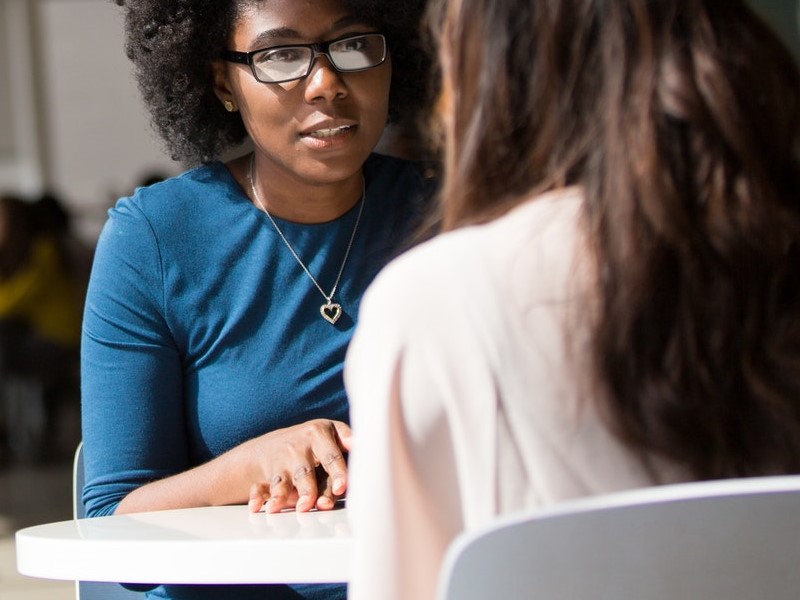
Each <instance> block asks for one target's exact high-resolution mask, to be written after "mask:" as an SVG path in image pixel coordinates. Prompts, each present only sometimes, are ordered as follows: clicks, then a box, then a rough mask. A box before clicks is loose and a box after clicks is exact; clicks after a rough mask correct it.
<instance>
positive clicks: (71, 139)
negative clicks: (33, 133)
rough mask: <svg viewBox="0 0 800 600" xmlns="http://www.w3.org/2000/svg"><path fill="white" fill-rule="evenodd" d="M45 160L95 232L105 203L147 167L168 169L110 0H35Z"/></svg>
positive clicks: (89, 231)
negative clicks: (144, 106) (140, 97)
mask: <svg viewBox="0 0 800 600" xmlns="http://www.w3.org/2000/svg"><path fill="white" fill-rule="evenodd" d="M36 9H37V10H36V19H37V24H38V28H37V34H38V40H39V46H38V52H39V56H38V59H39V64H40V66H41V76H42V79H41V87H42V94H43V97H44V98H45V99H46V101H45V102H44V103H43V106H42V115H41V116H42V122H43V123H44V126H45V130H46V139H47V144H46V147H45V151H44V157H43V159H44V164H45V165H46V166H47V180H48V181H49V183H50V184H51V186H52V188H53V189H54V190H56V191H57V193H59V194H60V195H62V196H65V197H68V200H69V202H70V204H71V206H72V208H73V212H74V213H75V215H76V217H78V218H79V224H80V226H81V229H82V230H83V233H84V234H85V236H87V237H93V236H96V234H97V232H98V230H99V228H100V226H101V225H102V223H103V222H104V220H105V209H106V208H107V207H108V206H109V205H110V204H111V203H112V202H113V201H114V200H116V198H117V197H118V196H119V195H121V194H124V193H128V192H129V191H130V190H132V189H133V187H134V185H135V184H136V183H138V182H139V181H141V179H142V177H143V176H144V175H145V174H146V173H148V172H151V171H168V172H174V171H176V170H177V168H178V166H177V165H175V164H173V163H172V161H171V160H170V159H169V158H168V157H167V156H166V155H165V152H164V151H163V149H162V145H161V142H160V140H159V139H157V137H156V135H155V133H154V132H153V131H152V129H151V128H150V126H149V120H148V117H147V115H146V114H145V111H144V108H143V107H142V106H141V103H140V100H139V93H138V90H137V88H136V85H135V83H134V81H133V76H132V74H131V64H130V61H129V60H128V59H127V57H126V56H125V53H124V49H123V36H122V19H121V12H120V9H119V7H118V6H117V5H116V4H114V3H113V2H111V1H110V0H38V1H37V2H36Z"/></svg>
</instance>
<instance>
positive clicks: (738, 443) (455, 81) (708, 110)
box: [434, 0, 800, 477]
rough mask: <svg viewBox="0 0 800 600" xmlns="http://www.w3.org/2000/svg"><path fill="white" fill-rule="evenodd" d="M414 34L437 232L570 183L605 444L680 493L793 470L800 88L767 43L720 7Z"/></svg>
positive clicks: (576, 2)
mask: <svg viewBox="0 0 800 600" xmlns="http://www.w3.org/2000/svg"><path fill="white" fill-rule="evenodd" d="M434 22H435V23H436V25H435V27H436V28H437V29H438V31H439V37H440V39H441V46H440V56H441V58H442V68H443V88H442V97H441V99H440V103H441V107H442V108H441V112H442V114H443V122H444V123H443V129H444V135H445V138H446V141H447V144H446V165H447V169H446V176H445V185H444V195H445V196H444V197H445V203H444V218H445V226H446V227H455V226H458V225H459V224H462V223H465V222H470V221H478V220H484V219H487V218H491V217H492V216H493V215H496V214H499V213H501V212H504V211H506V210H508V208H510V207H512V206H514V205H515V204H517V203H519V202H520V201H521V200H522V199H524V198H526V197H528V196H529V195H530V194H531V193H533V192H536V191H541V190H546V189H552V188H555V187H559V186H563V185H571V184H579V185H581V186H582V187H583V189H584V190H585V193H586V210H585V215H584V216H585V225H586V231H587V234H588V239H589V243H590V246H591V248H592V250H593V254H594V257H595V260H596V263H597V272H598V278H599V281H598V285H599V302H600V310H599V313H598V314H599V317H598V318H597V321H596V322H595V323H593V333H594V335H593V343H594V348H593V353H594V356H595V363H596V379H597V383H599V384H600V385H602V386H603V387H605V388H606V389H607V390H608V392H609V394H608V398H609V400H608V405H607V406H606V408H607V411H606V412H607V414H608V416H609V419H610V421H611V423H612V424H613V426H614V427H615V429H616V430H617V431H618V433H619V434H620V435H621V436H622V437H623V439H624V440H626V441H627V442H628V443H630V444H631V445H633V446H634V447H636V448H638V449H640V450H642V452H643V453H645V454H646V453H650V452H653V453H656V454H660V455H666V456H668V457H669V458H672V459H674V460H676V461H677V462H679V463H681V464H684V465H685V466H687V467H688V468H689V469H690V470H691V471H692V472H693V473H695V474H696V475H698V476H700V477H716V476H730V475H747V474H754V473H763V472H775V471H797V470H800V278H799V277H798V275H797V274H798V273H799V272H800V201H798V200H799V197H798V193H799V192H800V77H799V76H798V71H797V66H796V64H795V62H794V60H793V58H792V57H791V56H790V54H789V53H788V51H787V50H786V49H785V48H784V47H783V45H782V44H781V43H780V42H779V41H778V39H777V38H776V37H775V35H774V34H773V33H772V31H771V30H769V29H768V28H767V27H766V26H765V25H764V24H763V23H762V21H761V20H760V19H758V18H757V17H756V16H755V15H754V14H753V13H752V12H751V11H750V10H749V9H748V8H747V6H746V5H745V4H744V2H742V1H741V0H725V1H724V2H720V1H718V0H536V1H533V2H532V1H530V0H454V1H452V2H449V3H448V4H447V5H446V6H445V5H440V6H439V8H438V10H437V11H436V12H434ZM531 276H534V274H532V275H531Z"/></svg>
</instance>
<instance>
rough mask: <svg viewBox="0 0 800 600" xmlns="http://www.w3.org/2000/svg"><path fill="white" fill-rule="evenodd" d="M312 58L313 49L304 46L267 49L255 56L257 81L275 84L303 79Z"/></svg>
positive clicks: (254, 65) (254, 66)
mask: <svg viewBox="0 0 800 600" xmlns="http://www.w3.org/2000/svg"><path fill="white" fill-rule="evenodd" d="M312 56H313V51H312V50H311V48H306V47H303V46H283V47H281V48H267V49H266V50H264V51H263V52H259V53H258V54H255V55H253V68H254V69H255V72H256V79H258V80H259V81H262V82H264V83H273V82H280V81H288V80H290V79H297V78H298V77H303V76H304V75H305V74H306V72H307V71H308V65H309V64H311V57H312Z"/></svg>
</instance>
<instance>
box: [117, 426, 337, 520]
mask: <svg viewBox="0 0 800 600" xmlns="http://www.w3.org/2000/svg"><path fill="white" fill-rule="evenodd" d="M349 449H350V428H349V427H348V426H347V425H346V424H345V423H342V422H341V421H329V420H325V419H317V420H314V421H309V422H307V423H302V424H300V425H295V426H293V427H288V428H285V429H279V430H277V431H273V432H270V433H267V434H265V435H262V436H260V437H257V438H254V439H252V440H249V441H247V442H245V443H243V444H241V445H239V446H237V447H235V448H233V449H231V450H229V451H228V452H226V453H224V454H222V455H220V456H218V457H216V458H214V459H213V460H211V461H209V462H207V463H205V464H203V465H200V466H198V467H195V468H193V469H189V470H188V471H184V472H183V473H179V474H177V475H172V476H170V477H166V478H164V479H160V480H158V481H154V482H152V483H148V484H146V485H143V486H141V487H139V488H137V489H136V490H134V491H132V492H131V493H129V494H128V495H127V496H126V497H125V498H123V500H122V501H121V502H120V503H119V505H118V506H117V509H116V511H115V512H116V514H124V513H132V512H142V511H151V510H165V509H172V508H189V507H194V506H218V505H225V504H244V503H248V505H249V507H250V510H251V511H253V512H257V511H258V510H260V509H261V507H262V506H263V505H264V503H266V507H265V510H267V511H268V512H276V511H279V510H281V509H283V508H287V507H292V506H294V507H295V508H296V509H297V510H298V511H301V512H302V511H307V510H310V509H312V508H314V507H316V508H317V509H319V510H329V509H331V508H333V506H334V503H335V502H336V499H337V498H338V497H340V496H341V495H343V494H344V492H345V490H346V488H347V464H346V462H345V459H344V454H345V453H346V452H347V451H349ZM317 467H319V468H321V469H322V470H323V471H324V474H325V477H324V479H325V485H324V486H323V487H322V489H320V486H319V485H318V483H317V476H316V473H317Z"/></svg>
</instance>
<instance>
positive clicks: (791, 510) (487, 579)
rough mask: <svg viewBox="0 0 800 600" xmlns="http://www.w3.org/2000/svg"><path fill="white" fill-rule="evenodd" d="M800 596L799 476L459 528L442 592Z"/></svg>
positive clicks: (664, 491) (593, 501) (692, 487)
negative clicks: (470, 529) (473, 528)
mask: <svg viewBox="0 0 800 600" xmlns="http://www.w3.org/2000/svg"><path fill="white" fill-rule="evenodd" d="M493 598H497V599H500V598H502V599H506V598H513V599H515V600H516V599H520V598H524V599H531V600H538V599H543V600H556V599H558V600H605V599H608V600H723V599H724V600H757V599H769V600H790V599H791V600H797V599H799V598H800V476H786V477H760V478H750V479H734V480H724V481H713V482H701V483H689V484H678V485H669V486H660V487H654V488H647V489H643V490H636V491H630V492H622V493H617V494H611V495H606V496H596V497H592V498H586V499H582V500H576V501H571V502H565V503H563V504H560V505H558V506H555V507H553V508H550V509H544V510H538V511H535V512H530V513H525V514H517V515H514V516H507V517H503V518H501V519H499V520H498V521H497V522H495V523H494V524H492V525H491V526H489V527H487V528H485V529H482V530H479V531H473V532H468V533H464V534H461V535H460V536H459V537H457V538H456V540H454V542H453V543H452V544H451V546H450V548H449V549H448V552H447V555H446V557H445V561H444V563H443V567H442V571H441V576H440V581H439V599H440V600H487V599H493Z"/></svg>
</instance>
